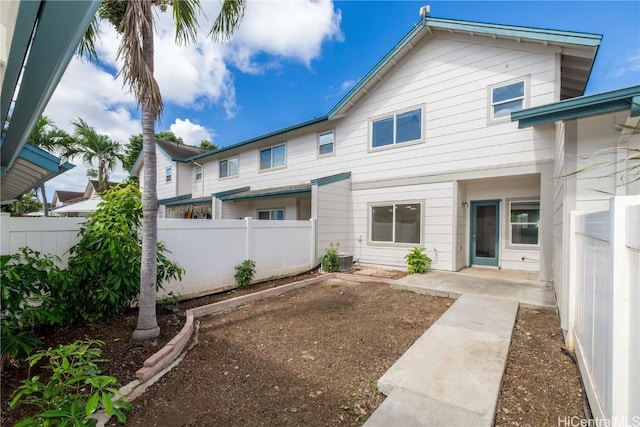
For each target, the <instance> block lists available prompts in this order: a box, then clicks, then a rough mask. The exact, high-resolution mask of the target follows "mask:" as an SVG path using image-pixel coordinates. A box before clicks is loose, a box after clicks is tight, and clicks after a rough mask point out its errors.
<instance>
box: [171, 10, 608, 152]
mask: <svg viewBox="0 0 640 427" xmlns="http://www.w3.org/2000/svg"><path fill="white" fill-rule="evenodd" d="M433 32H446V33H460V34H465V35H470V36H483V37H488V38H491V39H504V40H514V41H517V42H518V43H521V42H523V41H526V42H532V43H536V44H541V45H544V46H558V47H559V48H562V49H561V50H560V49H559V50H558V53H560V54H561V55H560V56H561V61H562V62H561V68H562V76H561V83H560V88H561V89H560V97H561V98H562V99H565V98H572V97H575V96H580V95H582V94H583V93H584V90H585V88H586V85H587V80H588V79H589V75H590V74H591V69H592V67H593V63H594V61H595V57H596V54H597V51H598V47H599V46H600V43H601V42H602V35H600V34H592V33H581V32H573V31H558V30H551V29H541V28H531V27H517V26H512V25H498V24H487V23H481V22H471V21H461V20H452V19H441V18H432V17H426V18H424V19H422V20H421V21H420V22H419V23H418V24H416V25H415V27H414V28H413V29H412V30H411V31H409V33H408V34H407V35H406V36H405V37H404V38H403V39H402V40H401V41H400V42H399V43H398V44H397V45H396V46H395V47H394V48H393V49H392V50H391V51H390V52H389V53H388V54H387V55H386V56H385V57H384V58H382V60H381V61H380V62H379V63H378V64H377V65H376V66H375V67H373V69H371V71H369V73H368V74H367V75H366V76H365V77H364V78H363V79H362V80H360V81H359V82H358V84H356V85H355V86H354V87H353V88H352V89H351V91H349V93H348V94H347V95H346V96H345V97H344V98H343V99H342V100H340V101H339V102H338V103H337V104H336V105H335V106H334V107H333V108H332V109H331V110H330V111H329V113H327V114H326V115H324V116H321V117H317V118H314V119H311V120H308V121H305V122H301V123H298V124H295V125H292V126H288V127H286V128H283V129H280V130H276V131H274V132H270V133H267V134H264V135H261V136H258V137H255V138H251V139H247V140H245V141H241V142H239V143H236V144H232V145H228V146H225V147H222V148H219V149H218V150H215V151H209V152H206V153H203V154H200V155H196V156H193V157H191V158H187V159H182V160H180V161H183V162H189V161H192V160H198V159H202V158H205V157H209V156H214V155H217V154H219V153H222V152H225V151H228V150H232V149H235V148H238V147H242V146H245V145H248V144H252V143H256V142H259V141H263V140H265V139H267V138H271V137H274V136H278V135H282V134H285V133H289V132H292V131H296V130H299V129H302V128H306V127H309V126H313V125H316V124H318V123H321V122H325V121H328V120H333V119H337V118H341V117H344V116H345V115H346V114H347V112H348V110H349V109H350V108H351V107H353V106H354V105H355V104H356V103H357V102H358V101H359V100H360V99H361V98H362V97H363V96H365V95H366V94H367V92H369V91H370V90H371V88H372V87H373V86H375V85H376V84H377V83H378V82H379V81H380V80H382V78H383V77H384V76H385V75H386V74H387V73H389V72H390V71H391V70H392V69H393V68H394V67H395V66H396V64H398V63H399V62H400V60H401V59H402V58H404V57H405V56H406V55H407V54H408V53H409V52H410V51H411V50H412V49H413V48H414V47H415V46H416V44H417V43H418V42H419V41H420V40H421V39H422V38H423V37H425V36H428V35H429V34H432V33H433Z"/></svg>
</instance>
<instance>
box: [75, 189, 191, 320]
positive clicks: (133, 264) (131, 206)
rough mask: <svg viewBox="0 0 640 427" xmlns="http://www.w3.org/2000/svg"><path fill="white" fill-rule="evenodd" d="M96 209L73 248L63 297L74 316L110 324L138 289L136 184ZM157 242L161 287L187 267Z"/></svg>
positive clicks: (138, 204)
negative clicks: (182, 266)
mask: <svg viewBox="0 0 640 427" xmlns="http://www.w3.org/2000/svg"><path fill="white" fill-rule="evenodd" d="M102 198H103V201H102V202H101V203H100V204H99V205H98V210H96V211H95V212H94V213H92V214H90V215H89V217H88V219H87V221H86V222H85V223H84V224H83V226H82V228H81V229H80V241H79V242H78V244H76V245H75V246H73V247H72V248H71V249H70V250H69V252H70V254H71V257H70V258H69V261H68V271H69V279H70V280H69V281H68V284H69V285H68V287H67V288H66V289H65V298H66V299H67V300H68V301H70V302H72V305H71V308H73V309H74V310H73V313H72V315H73V317H74V318H76V319H86V320H90V321H105V322H109V321H112V320H114V319H116V318H117V317H118V316H119V315H121V314H122V313H123V312H124V311H125V310H126V309H127V308H128V307H130V306H131V305H133V303H134V302H136V300H137V298H138V296H139V293H140V263H141V260H142V242H141V237H140V234H139V232H138V231H139V228H140V216H141V214H142V205H141V202H140V190H139V189H138V188H137V186H135V185H134V184H129V185H127V186H124V187H115V188H114V189H111V190H109V191H107V192H106V193H104V194H103V195H102ZM165 252H167V249H166V248H165V247H164V245H163V244H162V243H158V276H157V286H158V287H159V288H160V287H162V284H163V283H164V282H167V281H169V280H172V279H181V278H182V273H183V271H184V270H183V269H182V268H181V267H180V266H178V265H177V264H176V263H174V262H172V261H170V260H168V259H167V257H166V256H165Z"/></svg>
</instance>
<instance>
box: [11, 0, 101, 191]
mask: <svg viewBox="0 0 640 427" xmlns="http://www.w3.org/2000/svg"><path fill="white" fill-rule="evenodd" d="M16 6H17V8H16ZM98 7H100V2H94V1H88V0H85V1H69V2H65V1H44V0H33V1H21V2H4V1H3V2H2V12H1V13H0V15H2V25H3V28H6V29H7V31H6V33H7V34H6V36H7V41H9V40H10V43H11V46H10V48H9V51H8V55H7V57H6V58H5V57H2V58H0V59H1V60H2V61H3V62H4V61H5V60H6V64H7V67H6V71H5V73H4V76H3V78H2V82H1V83H2V99H1V100H0V123H2V124H3V125H4V124H5V123H6V119H7V117H8V115H9V110H10V109H11V121H10V122H9V123H8V126H7V131H6V133H5V132H2V135H1V136H0V145H1V148H0V177H2V181H3V184H2V186H3V194H2V200H7V197H9V198H12V197H15V196H19V195H21V194H24V193H25V192H27V191H29V190H30V189H31V188H34V187H36V186H37V185H39V184H40V183H41V182H42V181H43V180H46V179H50V178H51V177H52V176H55V175H58V174H60V173H62V172H64V171H66V170H68V169H70V168H71V167H73V166H72V165H70V164H69V163H65V164H63V165H62V166H61V167H60V168H58V169H56V170H55V171H52V170H51V169H48V171H49V172H50V173H49V174H42V173H41V170H40V169H41V167H40V165H38V164H37V163H36V164H35V165H36V168H34V169H33V170H30V169H29V168H28V167H26V163H30V162H29V161H28V160H26V159H25V156H26V157H29V156H30V155H32V154H33V152H32V150H30V149H27V150H28V152H27V153H24V148H25V147H26V145H25V144H26V143H27V140H28V138H29V136H30V135H31V132H32V131H33V128H34V126H35V125H36V122H37V120H38V118H39V117H40V115H41V114H42V111H43V110H44V108H45V106H46V105H47V103H48V102H49V99H50V98H51V95H52V94H53V91H54V90H55V88H56V86H57V84H58V82H59V81H60V78H61V77H62V74H63V73H64V71H65V69H66V68H67V65H68V64H69V61H70V60H71V57H72V56H73V54H74V53H75V51H76V48H77V46H78V42H79V41H80V39H81V38H82V36H83V35H84V33H85V31H86V29H87V27H88V25H89V23H90V22H91V19H93V17H94V16H95V14H96V11H97V10H98ZM3 36H4V33H3ZM3 38H4V37H3ZM3 43H4V40H3ZM27 52H28V54H27ZM2 53H4V52H2ZM18 82H20V84H18ZM23 154H25V156H23ZM20 159H22V160H25V162H26V163H25V162H21V161H20ZM18 163H21V165H18ZM58 164H59V161H58ZM14 166H15V167H20V169H21V172H20V174H19V175H18V176H10V173H11V170H12V169H13V168H14ZM7 180H13V181H14V185H16V186H15V187H12V189H11V190H9V189H8V188H7V189H6V192H5V190H4V189H5V181H7ZM6 187H8V185H7V186H6ZM5 194H6V196H5Z"/></svg>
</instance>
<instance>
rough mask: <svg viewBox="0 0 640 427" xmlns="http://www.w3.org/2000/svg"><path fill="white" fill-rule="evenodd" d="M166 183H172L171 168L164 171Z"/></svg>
mask: <svg viewBox="0 0 640 427" xmlns="http://www.w3.org/2000/svg"><path fill="white" fill-rule="evenodd" d="M164 182H171V166H168V167H167V168H166V169H165V170H164Z"/></svg>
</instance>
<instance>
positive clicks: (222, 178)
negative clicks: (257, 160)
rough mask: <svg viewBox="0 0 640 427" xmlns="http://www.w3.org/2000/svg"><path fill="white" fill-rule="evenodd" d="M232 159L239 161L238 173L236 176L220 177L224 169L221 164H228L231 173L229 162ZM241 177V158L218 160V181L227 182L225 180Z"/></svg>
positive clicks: (231, 157)
mask: <svg viewBox="0 0 640 427" xmlns="http://www.w3.org/2000/svg"><path fill="white" fill-rule="evenodd" d="M231 159H236V160H237V162H236V163H237V171H236V174H235V175H227V176H220V174H221V173H222V167H221V164H222V162H227V173H228V172H229V160H231ZM238 176H240V156H230V157H226V158H224V159H220V160H218V180H225V179H229V178H236V177H238Z"/></svg>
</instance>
